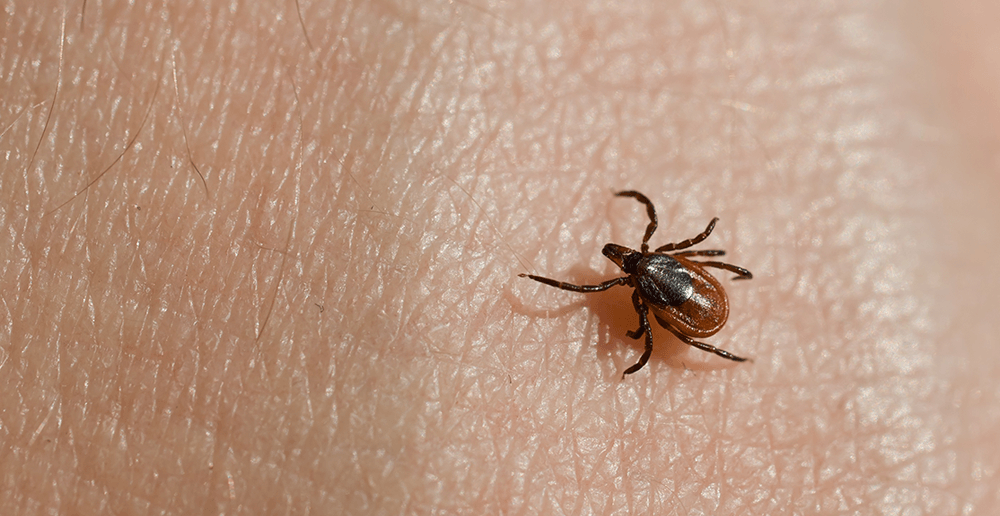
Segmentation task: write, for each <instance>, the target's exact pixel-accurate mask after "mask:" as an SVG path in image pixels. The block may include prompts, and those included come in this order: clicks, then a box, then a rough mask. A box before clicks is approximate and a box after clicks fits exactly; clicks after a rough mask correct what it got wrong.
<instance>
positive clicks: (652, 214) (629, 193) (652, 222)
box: [615, 190, 656, 253]
mask: <svg viewBox="0 0 1000 516" xmlns="http://www.w3.org/2000/svg"><path fill="white" fill-rule="evenodd" d="M615 195H617V196H618V197H634V198H635V200H637V201H639V202H641V203H643V204H645V205H646V214H647V215H649V225H648V226H646V234H645V235H643V236H642V252H644V253H645V252H646V251H649V239H650V238H652V237H653V232H654V231H656V208H654V207H653V201H650V200H649V197H646V196H645V195H642V194H641V193H639V192H636V191H635V190H625V191H623V192H618V193H616V194H615Z"/></svg>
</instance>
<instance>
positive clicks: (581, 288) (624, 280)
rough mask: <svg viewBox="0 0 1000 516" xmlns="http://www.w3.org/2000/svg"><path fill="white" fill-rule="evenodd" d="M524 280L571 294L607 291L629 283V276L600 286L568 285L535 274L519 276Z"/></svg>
mask: <svg viewBox="0 0 1000 516" xmlns="http://www.w3.org/2000/svg"><path fill="white" fill-rule="evenodd" d="M518 276H520V277H522V278H531V279H533V280H535V281H537V282H539V283H544V284H546V285H549V286H552V287H556V288H561V289H563V290H569V291H571V292H601V291H602V290H607V289H609V288H611V287H613V286H615V285H623V284H625V283H628V276H625V277H621V278H615V279H613V280H608V281H605V282H604V283H601V284H600V285H574V284H572V283H566V282H565V281H559V280H554V279H551V278H543V277H541V276H535V275H533V274H518Z"/></svg>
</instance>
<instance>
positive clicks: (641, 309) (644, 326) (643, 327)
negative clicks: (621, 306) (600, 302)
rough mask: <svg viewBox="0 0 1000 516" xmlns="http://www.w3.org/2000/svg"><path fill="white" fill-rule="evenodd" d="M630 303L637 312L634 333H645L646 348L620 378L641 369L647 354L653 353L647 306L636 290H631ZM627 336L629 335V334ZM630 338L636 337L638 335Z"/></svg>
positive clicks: (646, 360) (651, 331)
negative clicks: (637, 325) (637, 327)
mask: <svg viewBox="0 0 1000 516" xmlns="http://www.w3.org/2000/svg"><path fill="white" fill-rule="evenodd" d="M632 305H633V306H635V311H636V313H638V314H639V324H640V326H639V327H640V329H639V330H636V333H638V332H640V331H641V332H644V333H645V334H646V349H645V350H644V351H643V352H642V356H641V357H639V361H638V362H636V363H635V364H634V365H633V366H632V367H630V368H628V369H626V370H625V372H624V373H622V380H624V379H625V375H627V374H632V373H634V372H636V371H638V370H640V369H642V366H644V365H646V362H649V355H651V354H652V353H653V329H652V328H650V327H649V316H648V314H647V312H648V311H649V308H647V307H646V305H645V303H643V302H642V299H640V298H639V291H638V290H636V291H634V292H632ZM629 336H630V337H631V335H629ZM632 338H638V335H636V336H635V337H632Z"/></svg>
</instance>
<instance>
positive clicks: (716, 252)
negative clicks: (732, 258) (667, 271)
mask: <svg viewBox="0 0 1000 516" xmlns="http://www.w3.org/2000/svg"><path fill="white" fill-rule="evenodd" d="M724 254H726V252H725V251H723V250H721V249H703V250H700V251H681V252H679V253H673V254H671V255H670V256H722V255H724Z"/></svg>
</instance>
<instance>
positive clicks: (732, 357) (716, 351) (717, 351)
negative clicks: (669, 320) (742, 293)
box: [657, 319, 749, 362]
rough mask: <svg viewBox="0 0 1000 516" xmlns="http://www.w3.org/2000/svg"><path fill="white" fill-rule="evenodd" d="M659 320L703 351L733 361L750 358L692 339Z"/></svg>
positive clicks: (689, 343)
mask: <svg viewBox="0 0 1000 516" xmlns="http://www.w3.org/2000/svg"><path fill="white" fill-rule="evenodd" d="M657 322H659V323H660V326H663V327H664V328H666V329H668V330H670V333H673V334H674V335H676V336H677V338H678V339H681V341H682V342H684V343H685V344H688V345H691V346H694V347H696V348H698V349H700V350H702V351H707V352H709V353H714V354H716V355H719V356H720V357H722V358H728V359H729V360H732V361H733V362H746V361H747V360H749V359H747V358H743V357H738V356H736V355H734V354H732V353H730V352H728V351H726V350H724V349H720V348H717V347H715V346H713V345H711V344H706V343H704V342H698V341H696V340H694V339H692V338H691V337H688V336H687V335H684V334H683V333H681V332H679V331H677V330H675V329H673V328H672V327H670V325H667V324H663V321H660V320H659V319H657Z"/></svg>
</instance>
